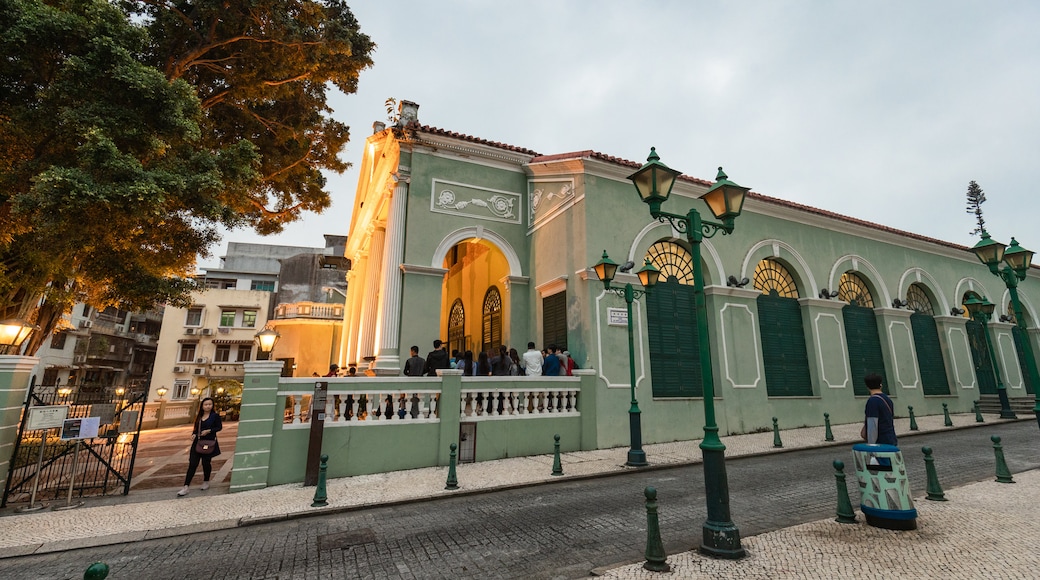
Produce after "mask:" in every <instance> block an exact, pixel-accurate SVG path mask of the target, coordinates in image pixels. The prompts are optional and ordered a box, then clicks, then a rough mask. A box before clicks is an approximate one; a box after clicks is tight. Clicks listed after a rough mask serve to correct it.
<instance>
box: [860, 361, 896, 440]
mask: <svg viewBox="0 0 1040 580" xmlns="http://www.w3.org/2000/svg"><path fill="white" fill-rule="evenodd" d="M863 382H864V383H866V384H867V389H868V390H869V391H870V397H869V398H868V399H867V405H866V409H865V411H864V412H865V415H866V418H865V421H866V431H867V443H870V444H875V443H878V444H882V445H899V440H898V439H896V426H895V414H894V412H893V411H894V408H895V407H894V406H893V405H892V399H889V398H888V395H886V394H885V393H883V392H881V387H882V384H881V375H879V374H877V373H871V374H869V375H867V376H865V377H863Z"/></svg>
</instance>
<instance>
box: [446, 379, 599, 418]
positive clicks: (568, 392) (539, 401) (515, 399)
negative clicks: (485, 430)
mask: <svg viewBox="0 0 1040 580" xmlns="http://www.w3.org/2000/svg"><path fill="white" fill-rule="evenodd" d="M580 392H581V389H580V388H555V389H554V388H551V387H549V388H529V387H517V386H510V387H508V388H502V389H496V388H488V387H484V388H480V389H462V394H461V397H460V398H459V412H460V414H461V416H462V420H464V421H480V420H485V419H488V420H490V419H523V418H535V417H540V418H545V417H554V416H567V415H574V416H576V415H580V414H581V413H580V412H579V407H578V394H579V393H580Z"/></svg>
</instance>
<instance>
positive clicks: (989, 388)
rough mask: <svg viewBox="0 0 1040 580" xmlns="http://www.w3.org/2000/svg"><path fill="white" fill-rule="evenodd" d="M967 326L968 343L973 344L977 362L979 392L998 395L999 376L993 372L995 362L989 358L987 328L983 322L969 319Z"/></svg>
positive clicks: (974, 358)
mask: <svg viewBox="0 0 1040 580" xmlns="http://www.w3.org/2000/svg"><path fill="white" fill-rule="evenodd" d="M966 328H967V331H968V344H969V345H971V360H972V362H973V363H974V364H975V377H976V378H977V379H978V380H979V393H981V394H983V395H996V394H997V378H996V376H994V374H993V364H992V363H991V362H990V360H989V347H988V346H987V345H986V330H985V328H983V326H982V324H980V323H978V322H975V321H974V320H969V321H968V324H967V326H966Z"/></svg>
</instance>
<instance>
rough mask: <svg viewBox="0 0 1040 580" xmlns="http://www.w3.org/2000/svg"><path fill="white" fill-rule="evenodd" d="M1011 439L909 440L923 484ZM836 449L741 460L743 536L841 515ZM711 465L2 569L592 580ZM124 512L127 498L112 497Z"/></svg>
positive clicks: (674, 544) (1039, 456) (116, 575)
mask: <svg viewBox="0 0 1040 580" xmlns="http://www.w3.org/2000/svg"><path fill="white" fill-rule="evenodd" d="M993 434H999V435H1001V436H1002V437H1003V444H1004V452H1005V456H1006V458H1007V461H1008V465H1009V467H1010V468H1011V471H1012V472H1019V471H1024V470H1028V469H1035V468H1038V467H1040V433H1038V432H1037V425H1036V423H1035V422H1034V421H1023V422H1019V423H1014V424H1005V425H1001V426H999V427H998V426H993V427H988V426H987V427H982V428H976V429H964V430H955V431H949V432H942V433H933V434H927V435H919V436H914V437H905V438H903V439H902V440H901V441H900V443H901V447H902V449H903V453H904V457H905V458H906V460H907V463H908V471H909V476H910V479H911V484H912V487H913V489H914V493H915V495H918V494H922V493H923V492H924V486H925V476H924V462H923V461H922V459H921V458H922V457H923V456H922V454H921V452H920V448H921V447H922V446H924V445H927V446H930V447H932V448H933V450H934V457H935V459H936V467H937V469H938V472H939V479H940V481H941V482H942V484H943V486H944V487H947V488H949V487H954V486H957V485H962V484H965V483H970V482H974V481H979V480H983V479H988V478H992V477H993V475H994V458H993V448H992V444H991V443H990V440H989V437H990V435H993ZM834 459H842V460H844V461H845V462H846V465H847V467H846V473H847V474H848V475H849V489H850V492H851V493H852V500H853V503H854V504H857V503H858V502H857V500H858V497H857V494H856V491H855V490H856V486H855V478H854V476H853V475H852V473H851V467H849V466H851V464H852V461H851V457H850V451H849V449H848V448H846V447H830V448H823V449H810V450H803V451H793V452H788V453H782V454H772V455H767V456H761V457H750V458H743V459H730V460H729V461H728V462H727V467H728V473H729V484H730V499H731V502H732V512H733V521H734V522H735V523H736V524H737V526H738V527H739V528H740V531H741V534H742V535H743V536H745V537H746V536H750V535H754V534H759V533H762V532H766V531H771V530H775V529H779V528H783V527H788V526H792V525H796V524H800V523H804V522H808V521H814V520H818V519H822V518H827V517H833V516H834V512H835V506H836V499H835V485H834V476H833V474H834V470H833V468H832V467H831V462H832V461H833V460H834ZM701 470H702V468H701V466H700V465H696V466H687V467H676V468H669V469H662V470H655V471H643V472H633V473H626V474H621V475H615V476H610V477H603V478H597V479H591V480H583V481H563V482H560V483H553V484H550V485H543V486H537V487H529V488H524V489H517V490H508V491H500V492H493V493H487V494H479V495H469V496H459V497H453V498H447V499H441V500H436V501H430V502H420V503H414V504H408V505H403V506H396V507H388V508H379V509H370V510H365V511H360V512H353V513H345V514H337V515H328V516H322V517H313V518H305V519H299V520H292V521H287V522H279V523H274V524H267V525H262V526H251V527H245V528H238V529H234V530H226V531H220V532H211V533H205V534H196V535H191V536H182V537H175V538H168V539H163V540H151V541H147V542H138V543H132V544H126V545H122V546H106V547H99V548H88V549H81V550H71V551H69V552H65V553H56V554H46V555H41V556H28V557H23V558H13V559H7V560H2V561H0V578H4V579H22V578H25V579H36V578H39V579H48V580H52V579H55V578H70V579H71V578H76V579H78V578H82V574H83V571H84V570H85V569H86V567H87V566H88V565H89V564H90V563H91V562H94V561H98V560H100V561H104V562H107V563H108V564H109V565H110V566H111V568H112V572H111V574H110V575H109V579H110V580H124V579H133V580H137V579H147V580H162V579H165V578H171V579H194V578H205V579H211V578H212V579H217V578H236V579H237V578H251V579H261V578H263V579H267V578H279V579H284V578H307V579H312V578H387V579H389V578H423V579H425V578H451V579H456V578H482V579H483V578H526V579H541V578H582V577H586V576H588V574H589V571H590V570H591V569H593V568H597V567H601V566H606V565H611V564H616V563H622V562H630V561H637V560H640V559H641V558H642V553H643V549H644V548H645V542H646V512H645V509H644V498H643V488H644V487H645V486H647V485H653V486H655V487H656V488H657V489H658V503H659V512H660V521H661V534H662V537H663V539H664V543H665V548H666V550H667V551H668V552H669V553H673V552H679V551H683V550H688V549H691V548H693V547H694V546H695V545H696V544H697V542H698V541H699V538H700V534H701V524H702V523H703V521H704V517H705V515H704V514H705V512H704V493H703V490H704V485H703V477H702V472H701ZM113 509H118V506H113Z"/></svg>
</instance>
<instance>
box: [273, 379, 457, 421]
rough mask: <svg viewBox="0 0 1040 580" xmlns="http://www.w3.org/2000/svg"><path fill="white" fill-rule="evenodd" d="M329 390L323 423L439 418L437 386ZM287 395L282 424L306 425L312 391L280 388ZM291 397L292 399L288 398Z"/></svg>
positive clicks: (280, 393) (438, 391)
mask: <svg viewBox="0 0 1040 580" xmlns="http://www.w3.org/2000/svg"><path fill="white" fill-rule="evenodd" d="M373 386H376V387H377V388H375V389H365V390H350V391H340V390H329V391H328V393H327V395H326V399H325V409H324V412H325V426H326V427H345V426H350V425H357V426H360V425H391V424H405V423H436V422H438V421H440V413H439V412H438V405H439V404H440V395H441V392H440V390H439V389H416V390H412V389H409V390H400V389H379V388H378V386H377V385H373ZM278 394H279V395H284V396H285V397H286V407H285V411H284V418H283V423H284V426H285V428H294V427H297V426H301V427H302V426H308V425H309V424H310V412H311V410H310V407H311V403H310V400H311V397H312V395H313V391H280V392H279V393H278ZM290 397H291V399H290Z"/></svg>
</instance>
